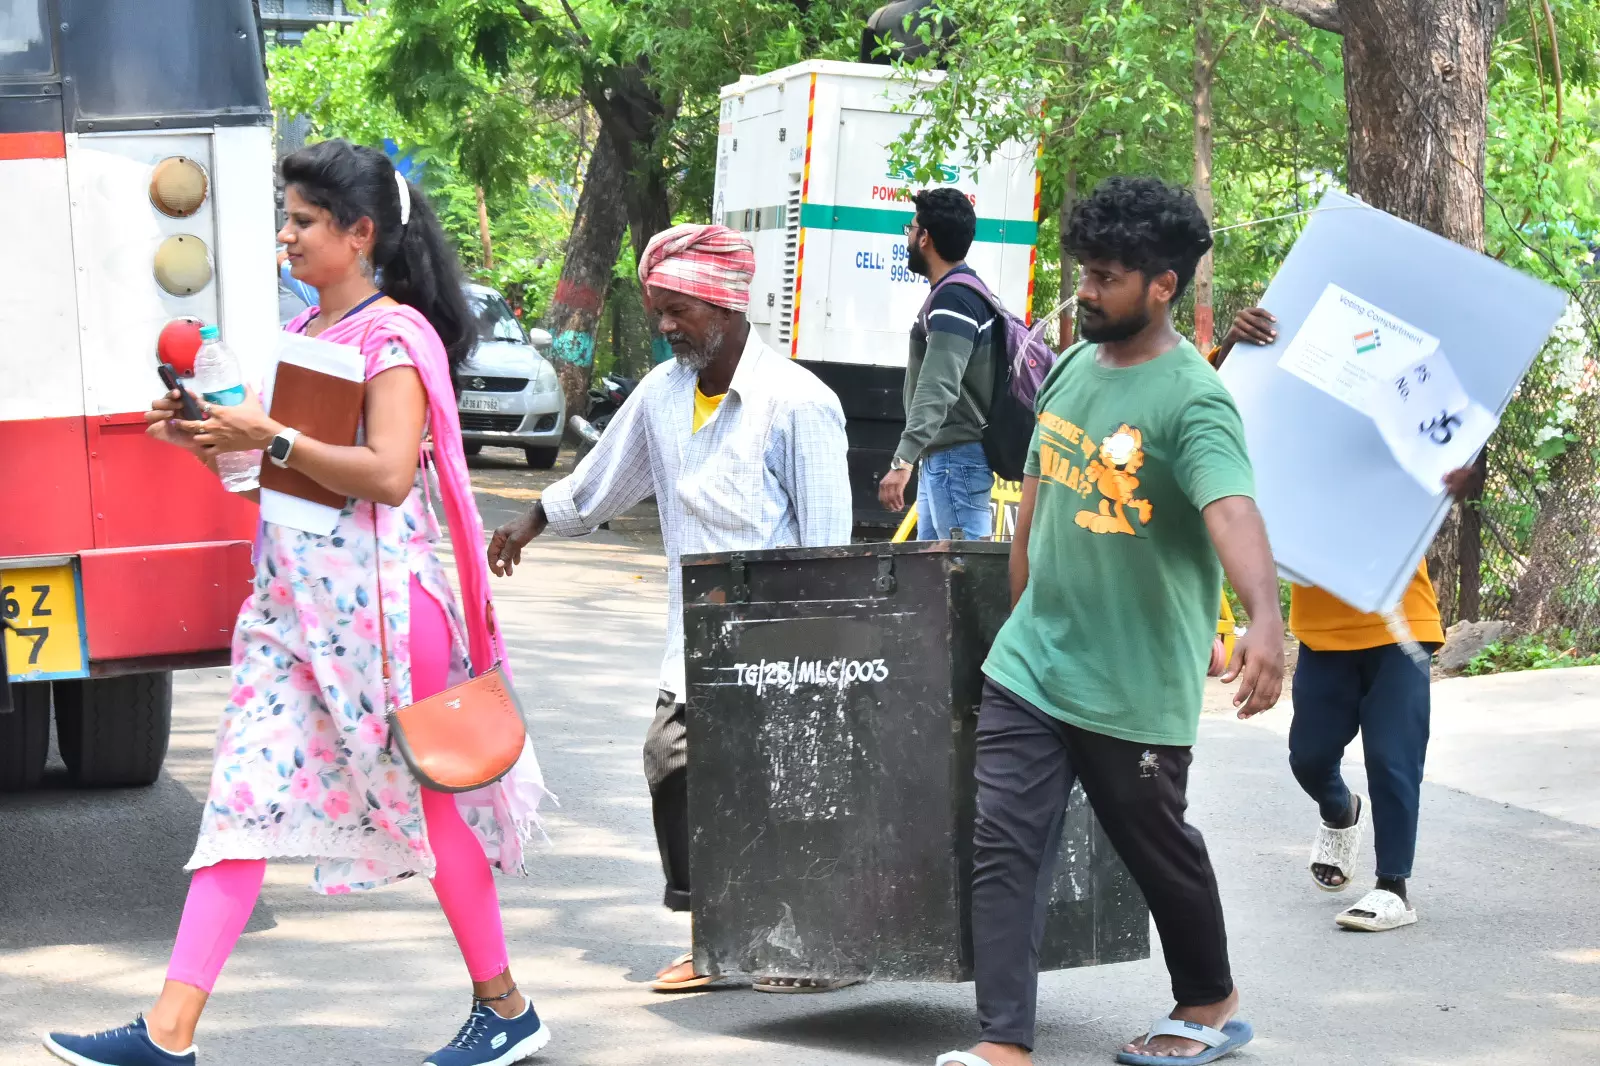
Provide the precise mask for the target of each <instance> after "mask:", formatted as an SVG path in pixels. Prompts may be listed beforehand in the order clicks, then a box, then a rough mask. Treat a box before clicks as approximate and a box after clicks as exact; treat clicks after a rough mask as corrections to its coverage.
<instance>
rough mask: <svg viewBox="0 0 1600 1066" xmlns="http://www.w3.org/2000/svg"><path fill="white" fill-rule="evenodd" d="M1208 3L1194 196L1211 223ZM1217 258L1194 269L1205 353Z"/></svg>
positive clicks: (1200, 16)
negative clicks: (1215, 260)
mask: <svg viewBox="0 0 1600 1066" xmlns="http://www.w3.org/2000/svg"><path fill="white" fill-rule="evenodd" d="M1205 14H1206V12H1205V4H1204V2H1202V3H1200V4H1199V5H1198V10H1197V12H1196V19H1195V26H1194V198H1195V202H1196V203H1198V204H1199V205H1200V211H1201V213H1202V214H1204V215H1205V216H1206V222H1207V223H1208V224H1209V223H1210V222H1211V219H1212V217H1213V216H1214V215H1215V214H1216V204H1215V201H1214V199H1213V198H1212V193H1211V158H1212V130H1211V79H1212V76H1213V75H1214V74H1215V72H1216V71H1215V66H1214V64H1215V56H1214V55H1213V52H1212V41H1211V31H1210V30H1209V29H1208V28H1207V27H1206V23H1205ZM1214 267H1215V264H1214V260H1213V259H1212V255H1211V253H1210V252H1207V253H1206V254H1205V255H1204V256H1203V257H1202V258H1201V260H1200V263H1199V265H1198V266H1197V267H1196V268H1195V272H1194V343H1195V346H1196V347H1197V348H1199V349H1200V351H1201V352H1202V353H1205V352H1209V351H1210V350H1211V338H1212V334H1213V333H1214V331H1215V330H1214V326H1215V314H1214V311H1213V307H1212V304H1213V300H1214V294H1213V288H1214V274H1213V271H1214Z"/></svg>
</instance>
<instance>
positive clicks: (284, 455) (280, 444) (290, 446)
mask: <svg viewBox="0 0 1600 1066" xmlns="http://www.w3.org/2000/svg"><path fill="white" fill-rule="evenodd" d="M299 439H300V431H299V430H298V429H292V428H286V429H285V430H284V431H283V432H282V433H279V434H278V435H277V436H276V437H273V438H272V443H271V444H269V445H267V458H268V459H271V460H272V465H273V466H282V467H287V466H288V465H289V453H290V452H292V451H294V442H295V441H297V440H299Z"/></svg>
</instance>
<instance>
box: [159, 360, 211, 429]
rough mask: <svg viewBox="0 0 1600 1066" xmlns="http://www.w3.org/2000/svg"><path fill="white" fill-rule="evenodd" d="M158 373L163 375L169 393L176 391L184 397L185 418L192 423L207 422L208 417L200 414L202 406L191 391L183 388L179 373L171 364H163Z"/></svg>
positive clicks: (163, 381)
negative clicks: (196, 401)
mask: <svg viewBox="0 0 1600 1066" xmlns="http://www.w3.org/2000/svg"><path fill="white" fill-rule="evenodd" d="M156 373H158V374H160V375H161V384H163V385H165V386H166V387H167V391H168V392H171V391H173V390H174V389H176V390H177V392H178V395H180V396H182V397H183V417H184V418H186V419H187V420H189V421H190V422H204V421H205V420H206V416H205V415H203V414H201V413H200V405H199V404H197V403H195V402H194V397H193V396H192V395H190V394H189V390H188V389H186V388H184V387H183V384H182V383H181V382H180V381H179V380H178V372H177V371H176V370H174V369H172V365H171V364H170V363H162V364H161V365H160V366H158V367H156Z"/></svg>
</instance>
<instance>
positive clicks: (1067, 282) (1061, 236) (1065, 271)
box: [1056, 167, 1078, 351]
mask: <svg viewBox="0 0 1600 1066" xmlns="http://www.w3.org/2000/svg"><path fill="white" fill-rule="evenodd" d="M1077 202H1078V168H1077V167H1068V168H1067V173H1066V176H1065V177H1063V178H1062V179H1061V214H1060V216H1059V217H1058V218H1057V219H1056V234H1057V237H1056V239H1057V240H1058V241H1060V242H1061V292H1060V293H1059V294H1058V295H1057V296H1056V300H1057V301H1058V302H1059V301H1061V300H1065V299H1066V298H1067V297H1068V296H1071V295H1072V294H1073V291H1074V290H1075V289H1077V287H1078V261H1077V260H1076V259H1074V258H1073V257H1072V252H1071V251H1069V250H1068V248H1067V229H1068V227H1070V226H1071V225H1072V209H1073V207H1074V206H1076V205H1077ZM1076 325H1077V320H1076V316H1075V314H1074V309H1073V307H1072V306H1070V305H1069V306H1067V307H1063V308H1062V309H1061V322H1060V333H1061V336H1060V344H1061V348H1060V350H1061V351H1066V350H1067V347H1068V346H1069V345H1071V344H1072V343H1073V339H1074V338H1073V335H1074V333H1075V332H1076V331H1075V328H1074V327H1075V326H1076Z"/></svg>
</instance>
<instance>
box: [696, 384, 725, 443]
mask: <svg viewBox="0 0 1600 1066" xmlns="http://www.w3.org/2000/svg"><path fill="white" fill-rule="evenodd" d="M727 395H728V394H727V393H725V392H724V393H720V394H718V395H716V396H707V395H706V394H705V393H703V392H701V391H700V386H699V385H696V386H695V387H694V424H693V425H692V426H691V427H690V430H689V431H690V432H691V433H699V432H700V427H701V426H703V425H705V424H706V423H707V422H709V421H711V416H712V415H714V414H716V413H717V408H719V407H721V406H722V401H723V398H724V397H726V396H727Z"/></svg>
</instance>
